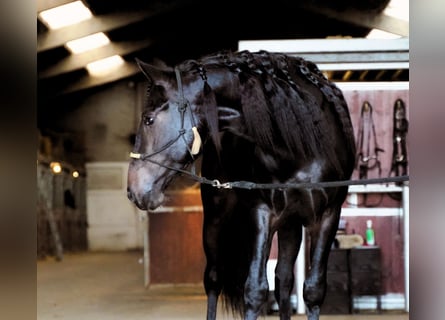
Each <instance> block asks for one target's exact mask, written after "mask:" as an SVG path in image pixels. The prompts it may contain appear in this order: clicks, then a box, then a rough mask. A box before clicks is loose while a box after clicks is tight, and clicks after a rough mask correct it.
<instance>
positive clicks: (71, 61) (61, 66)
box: [38, 39, 153, 79]
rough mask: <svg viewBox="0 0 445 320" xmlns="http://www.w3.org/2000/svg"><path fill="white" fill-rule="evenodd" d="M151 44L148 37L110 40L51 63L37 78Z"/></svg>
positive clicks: (47, 76)
mask: <svg viewBox="0 0 445 320" xmlns="http://www.w3.org/2000/svg"><path fill="white" fill-rule="evenodd" d="M152 44H153V41H152V40H150V39H146V40H141V41H126V42H118V43H116V42H111V43H109V44H108V45H106V46H103V47H100V48H97V49H94V50H90V51H87V52H84V53H80V54H71V55H69V56H68V57H66V58H64V59H62V60H60V61H59V62H57V63H55V64H53V65H51V66H50V67H48V68H47V69H44V70H41V71H40V72H39V74H38V77H39V79H46V78H50V77H55V76H58V75H61V74H63V73H68V72H72V71H75V70H78V69H82V68H85V67H86V65H87V64H88V63H90V62H93V61H96V60H99V59H103V58H107V57H110V56H113V55H120V56H125V55H127V54H129V53H132V52H135V51H138V50H141V49H143V48H146V47H149V46H150V45H152Z"/></svg>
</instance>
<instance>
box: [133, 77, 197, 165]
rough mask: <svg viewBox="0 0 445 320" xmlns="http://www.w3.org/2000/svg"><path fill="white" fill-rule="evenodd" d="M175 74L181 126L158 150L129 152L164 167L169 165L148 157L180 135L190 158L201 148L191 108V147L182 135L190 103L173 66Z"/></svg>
mask: <svg viewBox="0 0 445 320" xmlns="http://www.w3.org/2000/svg"><path fill="white" fill-rule="evenodd" d="M175 74H176V81H177V83H178V92H179V101H178V105H179V106H178V111H179V113H180V114H181V128H180V129H179V132H178V135H177V136H176V137H175V138H173V139H171V140H170V141H168V142H167V143H166V144H165V145H163V146H162V147H161V148H159V149H158V150H156V151H153V152H152V153H136V152H130V158H133V159H140V160H143V161H150V162H153V163H155V164H158V165H161V166H164V167H167V168H169V169H170V167H168V166H165V165H163V164H161V163H159V162H157V161H154V160H153V159H150V158H151V157H153V156H154V155H156V154H158V153H161V152H162V151H164V150H166V149H168V148H169V147H170V146H172V145H173V144H174V143H176V141H178V140H179V139H180V138H181V137H182V139H183V140H184V143H185V145H186V147H187V150H188V152H189V154H190V156H191V157H192V159H194V156H195V155H197V154H198V153H199V150H200V148H201V138H200V136H199V133H198V129H197V128H196V125H195V121H194V118H193V115H192V114H191V113H192V111H191V110H190V115H191V116H190V117H191V122H192V131H193V136H194V140H193V143H192V147H191V148H190V147H189V145H188V143H187V141H186V139H185V137H184V134H185V133H186V132H187V131H186V130H185V128H184V122H185V112H186V111H187V107H189V106H190V104H189V102H188V101H187V99H185V97H184V91H183V89H182V81H181V72H180V71H179V69H178V68H175ZM167 103H168V102H167ZM189 109H190V108H189Z"/></svg>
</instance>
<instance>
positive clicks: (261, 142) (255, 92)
mask: <svg viewBox="0 0 445 320" xmlns="http://www.w3.org/2000/svg"><path fill="white" fill-rule="evenodd" d="M178 67H179V68H180V69H181V70H182V71H183V72H191V73H198V74H199V75H200V76H201V78H202V80H203V82H204V89H203V100H204V101H205V102H204V103H203V105H204V106H205V107H206V108H205V117H206V121H207V123H208V126H209V131H210V135H211V136H212V138H213V140H214V142H215V145H217V146H218V145H219V142H218V141H217V140H218V139H217V132H218V114H217V110H216V105H217V102H216V98H215V94H214V93H213V92H212V89H211V88H210V86H209V84H208V83H207V75H206V72H207V71H210V70H215V69H226V70H228V71H230V72H231V73H233V74H234V75H236V76H237V78H238V80H239V87H240V88H239V89H240V102H241V108H242V113H243V118H244V122H245V125H246V128H247V133H248V134H249V136H251V137H252V138H253V139H254V140H255V142H256V144H257V145H258V146H260V147H261V148H263V149H265V150H268V151H270V152H273V153H276V152H278V151H277V150H276V149H275V147H274V146H276V145H277V144H280V145H282V146H284V149H286V150H287V151H288V152H290V153H288V154H289V156H291V155H295V154H299V155H301V156H303V157H304V158H310V157H314V156H317V155H322V156H324V157H327V158H328V159H331V160H332V161H335V160H333V159H335V158H336V157H335V154H332V151H330V150H332V149H333V148H331V149H328V148H325V147H324V148H323V146H330V145H331V144H332V143H333V138H332V137H331V135H330V134H329V131H326V132H325V131H324V128H327V127H329V124H328V123H327V122H326V123H325V121H326V115H325V113H326V110H324V109H323V108H324V103H323V101H322V100H326V101H327V102H328V104H329V105H331V106H332V107H333V110H332V111H333V113H334V116H335V118H336V119H337V121H339V123H340V126H341V128H343V130H344V136H345V139H353V137H354V135H353V132H352V128H350V126H349V125H348V123H349V120H350V119H349V113H348V110H347V105H346V102H345V100H344V98H343V95H342V93H341V91H340V90H339V89H338V88H337V87H336V86H335V85H334V84H333V83H332V82H330V81H328V80H327V79H326V78H325V77H324V75H323V74H322V73H321V72H320V70H319V69H318V68H317V66H316V65H315V64H314V63H312V62H309V61H307V60H305V59H303V58H300V57H293V56H288V55H285V54H281V53H271V52H267V51H259V52H255V53H251V52H249V51H241V52H230V51H221V52H217V53H214V54H211V55H207V56H204V57H202V58H200V59H199V60H187V61H184V62H183V63H182V64H180V65H179V66H178ZM331 140H332V141H331ZM345 145H347V146H354V145H355V144H354V143H353V142H352V143H345ZM349 151H351V152H352V153H355V152H354V150H349ZM280 152H282V150H280Z"/></svg>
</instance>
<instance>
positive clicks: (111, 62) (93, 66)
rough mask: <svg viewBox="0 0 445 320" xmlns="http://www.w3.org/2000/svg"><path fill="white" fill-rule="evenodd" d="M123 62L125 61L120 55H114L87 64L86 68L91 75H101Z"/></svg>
mask: <svg viewBox="0 0 445 320" xmlns="http://www.w3.org/2000/svg"><path fill="white" fill-rule="evenodd" d="M124 62H125V61H124V59H122V57H121V56H119V55H114V56H111V57H108V58H105V59H101V60H97V61H94V62H91V63H89V64H87V70H88V72H89V73H90V75H92V76H103V75H105V74H107V73H109V72H110V71H112V70H113V69H115V68H117V67H118V66H120V65H122V64H123V63H124Z"/></svg>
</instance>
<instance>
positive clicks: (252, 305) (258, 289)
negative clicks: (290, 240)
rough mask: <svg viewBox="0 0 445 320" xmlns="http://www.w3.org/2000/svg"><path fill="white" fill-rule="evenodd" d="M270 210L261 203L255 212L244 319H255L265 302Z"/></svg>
mask: <svg viewBox="0 0 445 320" xmlns="http://www.w3.org/2000/svg"><path fill="white" fill-rule="evenodd" d="M270 217H271V212H270V210H269V208H268V207H267V206H266V205H261V206H259V207H258V209H257V210H256V212H255V218H256V221H255V223H256V227H257V234H256V236H255V240H254V241H255V242H254V246H253V248H254V249H253V253H252V261H251V264H250V268H249V275H248V277H247V280H246V283H245V286H244V309H245V317H244V319H245V320H255V319H257V318H258V316H259V315H260V314H261V311H262V309H263V307H264V305H265V303H266V302H267V295H268V292H269V284H268V282H267V274H266V263H267V259H268V258H269V251H270V245H271V238H272V237H271V235H270Z"/></svg>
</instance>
